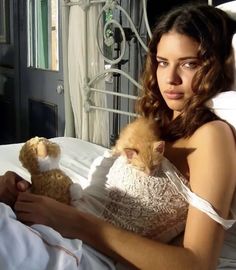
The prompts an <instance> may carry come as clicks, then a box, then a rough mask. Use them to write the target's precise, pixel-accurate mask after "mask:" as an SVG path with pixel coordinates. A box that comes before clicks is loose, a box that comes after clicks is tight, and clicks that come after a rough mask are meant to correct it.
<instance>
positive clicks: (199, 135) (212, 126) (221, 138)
mask: <svg viewBox="0 0 236 270" xmlns="http://www.w3.org/2000/svg"><path fill="white" fill-rule="evenodd" d="M208 144H209V145H211V144H212V145H214V146H217V145H219V144H223V145H225V146H226V145H231V146H232V147H233V146H234V147H233V149H234V148H235V135H234V131H233V129H232V127H231V126H230V125H229V124H228V123H226V122H224V121H221V120H216V121H212V122H208V123H206V124H204V125H202V126H201V127H199V128H198V129H197V130H196V131H195V133H194V134H193V135H192V136H191V137H190V139H189V140H188V146H190V147H193V146H194V147H198V146H199V147H201V146H206V145H208Z"/></svg>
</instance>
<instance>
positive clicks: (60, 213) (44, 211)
mask: <svg viewBox="0 0 236 270" xmlns="http://www.w3.org/2000/svg"><path fill="white" fill-rule="evenodd" d="M14 209H15V213H16V216H17V218H18V219H19V220H20V221H21V222H23V223H25V224H27V225H33V224H43V225H47V226H49V227H51V228H53V229H55V230H56V231H58V232H60V233H61V234H62V235H63V236H65V237H68V238H72V237H73V236H74V235H73V229H74V228H73V227H74V224H75V222H76V221H75V219H76V217H77V213H78V210H77V209H76V208H74V207H72V206H69V205H66V204H63V203H60V202H58V201H56V200H54V199H52V198H49V197H46V196H41V195H35V194H31V193H29V192H20V193H19V195H18V197H17V201H16V203H15V206H14ZM75 231H77V228H76V229H75ZM76 233H77V232H76Z"/></svg>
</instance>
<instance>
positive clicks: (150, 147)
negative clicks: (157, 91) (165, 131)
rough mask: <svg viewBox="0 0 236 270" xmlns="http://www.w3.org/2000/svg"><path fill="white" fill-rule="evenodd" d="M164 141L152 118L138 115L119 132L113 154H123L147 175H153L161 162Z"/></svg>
mask: <svg viewBox="0 0 236 270" xmlns="http://www.w3.org/2000/svg"><path fill="white" fill-rule="evenodd" d="M164 148H165V142H164V141H161V140H160V139H159V130H158V126H157V123H156V121H155V120H154V119H153V118H145V117H139V118H137V119H136V120H134V121H133V122H131V123H130V124H128V125H127V126H126V127H125V128H124V129H123V130H122V131H121V133H120V135H119V138H118V140H117V142H116V145H115V146H114V148H113V149H112V152H113V154H116V155H123V156H125V157H126V158H127V162H129V163H130V164H132V165H133V166H134V167H136V168H137V169H139V170H141V171H144V172H145V173H147V174H148V175H154V174H155V173H156V172H157V170H158V168H159V165H160V163H161V159H162V157H163V153H164Z"/></svg>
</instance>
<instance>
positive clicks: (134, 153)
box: [124, 148, 138, 160]
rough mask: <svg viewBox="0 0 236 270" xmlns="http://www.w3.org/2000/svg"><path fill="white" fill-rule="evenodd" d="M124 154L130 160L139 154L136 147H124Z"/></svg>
mask: <svg viewBox="0 0 236 270" xmlns="http://www.w3.org/2000/svg"><path fill="white" fill-rule="evenodd" d="M124 154H125V156H126V157H127V159H128V160H131V159H132V158H134V157H136V156H137V155H138V151H137V150H136V149H134V148H124Z"/></svg>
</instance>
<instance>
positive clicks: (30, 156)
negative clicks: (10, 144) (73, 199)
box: [19, 137, 72, 204]
mask: <svg viewBox="0 0 236 270" xmlns="http://www.w3.org/2000/svg"><path fill="white" fill-rule="evenodd" d="M59 155H60V147H59V145H58V144H56V143H53V142H51V141H49V140H48V139H46V138H43V137H34V138H32V139H30V140H28V141H27V142H26V143H25V144H24V145H23V146H22V148H21V150H20V155H19V159H20V161H21V163H22V165H23V166H24V167H25V168H26V169H27V170H28V171H29V172H30V174H31V182H32V187H31V192H32V193H34V194H39V195H45V196H49V197H51V198H53V199H56V200H58V201H60V202H63V203H66V204H70V191H69V188H70V185H71V184H72V180H71V179H70V178H69V177H68V176H67V175H66V174H65V173H64V172H63V171H61V170H60V169H59V168H53V169H49V170H47V171H40V167H39V163H38V157H41V158H46V157H53V158H57V157H59Z"/></svg>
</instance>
